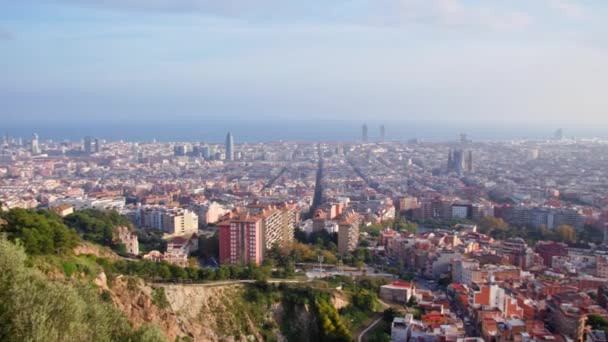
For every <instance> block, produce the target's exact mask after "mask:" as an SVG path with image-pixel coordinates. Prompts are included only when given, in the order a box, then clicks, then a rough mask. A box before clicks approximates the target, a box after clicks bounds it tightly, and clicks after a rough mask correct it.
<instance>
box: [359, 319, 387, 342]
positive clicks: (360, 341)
mask: <svg viewBox="0 0 608 342" xmlns="http://www.w3.org/2000/svg"><path fill="white" fill-rule="evenodd" d="M381 320H382V317H380V318H378V319H377V320H375V321H374V322H373V323H372V324H370V325H369V326H368V327H367V328H365V330H363V331H362V332H361V333H360V334H359V337H358V338H357V342H362V341H363V336H365V334H367V332H368V331H370V330H372V329H373V328H374V327H375V326H376V324H378V323H380V321H381Z"/></svg>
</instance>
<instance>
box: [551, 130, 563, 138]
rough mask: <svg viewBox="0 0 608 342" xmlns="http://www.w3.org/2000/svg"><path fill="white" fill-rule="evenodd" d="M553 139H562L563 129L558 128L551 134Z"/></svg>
mask: <svg viewBox="0 0 608 342" xmlns="http://www.w3.org/2000/svg"><path fill="white" fill-rule="evenodd" d="M553 139H555V140H563V139H564V130H562V129H561V128H558V129H557V131H555V133H554V134H553Z"/></svg>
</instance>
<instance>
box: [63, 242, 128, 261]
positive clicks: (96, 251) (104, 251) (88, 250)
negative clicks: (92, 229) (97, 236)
mask: <svg viewBox="0 0 608 342" xmlns="http://www.w3.org/2000/svg"><path fill="white" fill-rule="evenodd" d="M74 253H75V254H76V255H81V254H90V255H94V256H96V257H98V258H99V257H100V258H106V259H110V260H112V261H116V260H120V256H119V255H118V254H116V253H114V252H113V251H112V250H111V249H109V248H107V247H102V246H99V245H96V244H93V243H89V242H86V241H85V242H83V243H81V244H80V245H78V246H77V247H76V248H74Z"/></svg>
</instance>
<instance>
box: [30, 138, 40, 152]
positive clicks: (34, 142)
mask: <svg viewBox="0 0 608 342" xmlns="http://www.w3.org/2000/svg"><path fill="white" fill-rule="evenodd" d="M32 154H33V155H36V154H40V142H39V141H38V134H37V133H34V136H33V137H32Z"/></svg>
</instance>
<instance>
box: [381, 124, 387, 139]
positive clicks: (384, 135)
mask: <svg viewBox="0 0 608 342" xmlns="http://www.w3.org/2000/svg"><path fill="white" fill-rule="evenodd" d="M385 138H386V129H385V128H384V125H381V126H380V141H384V139H385Z"/></svg>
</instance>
